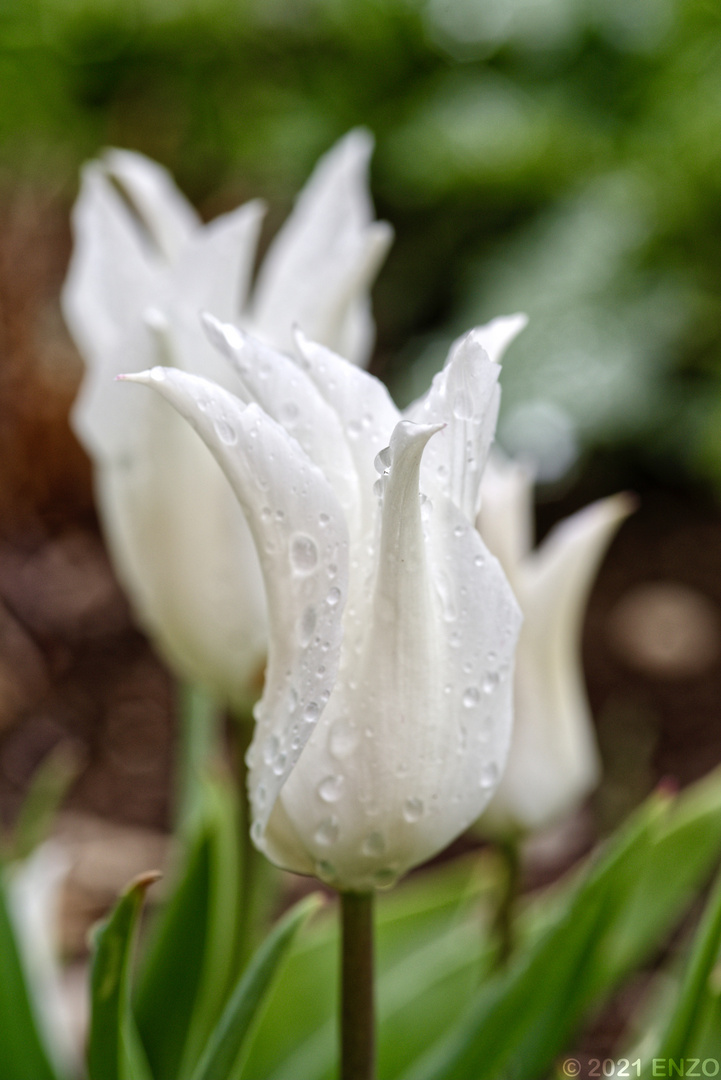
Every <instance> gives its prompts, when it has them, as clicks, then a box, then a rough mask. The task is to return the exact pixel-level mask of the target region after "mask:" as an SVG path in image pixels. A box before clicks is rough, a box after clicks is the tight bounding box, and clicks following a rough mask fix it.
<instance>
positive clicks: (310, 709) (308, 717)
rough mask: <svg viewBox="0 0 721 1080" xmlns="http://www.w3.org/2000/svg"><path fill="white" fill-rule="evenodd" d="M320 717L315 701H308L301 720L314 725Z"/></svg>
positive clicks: (318, 707)
mask: <svg viewBox="0 0 721 1080" xmlns="http://www.w3.org/2000/svg"><path fill="white" fill-rule="evenodd" d="M319 716H320V706H319V705H318V702H317V701H309V702H308V704H307V705H306V707H305V709H304V710H303V719H304V720H305V722H306V723H307V724H314V723H315V721H316V720H317V719H318V717H319Z"/></svg>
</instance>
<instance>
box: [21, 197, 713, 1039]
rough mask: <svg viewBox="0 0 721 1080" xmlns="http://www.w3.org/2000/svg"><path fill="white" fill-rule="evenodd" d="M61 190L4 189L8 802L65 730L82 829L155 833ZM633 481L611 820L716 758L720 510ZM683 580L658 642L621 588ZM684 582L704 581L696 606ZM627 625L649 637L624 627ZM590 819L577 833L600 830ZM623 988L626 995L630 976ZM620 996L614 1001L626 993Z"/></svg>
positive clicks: (156, 792)
mask: <svg viewBox="0 0 721 1080" xmlns="http://www.w3.org/2000/svg"><path fill="white" fill-rule="evenodd" d="M67 210H68V208H67V206H65V205H63V204H62V202H61V201H59V200H53V199H49V198H47V197H44V196H43V197H41V196H39V195H38V194H37V193H33V192H25V193H21V194H20V195H18V194H15V195H13V196H12V198H10V197H6V198H4V199H2V198H0V821H1V822H2V825H3V826H4V827H5V828H8V827H9V826H10V825H11V823H12V821H13V819H14V817H15V815H16V813H17V810H18V807H19V805H20V802H21V799H22V796H23V792H24V791H25V790H26V788H27V785H28V782H29V779H30V777H31V776H32V774H33V772H34V770H35V769H36V768H37V766H38V764H39V762H40V761H41V760H42V758H43V757H44V756H45V754H47V752H48V751H49V750H50V749H52V748H53V747H54V746H56V745H57V744H58V743H61V742H62V741H63V740H68V739H69V740H72V742H73V743H74V745H75V746H76V747H77V748H79V749H80V751H81V753H82V757H83V760H84V767H83V769H82V771H81V773H80V775H79V776H78V778H77V780H76V782H75V783H74V785H73V787H72V789H71V791H70V794H69V797H68V799H67V802H66V810H69V811H72V813H73V814H75V815H80V816H76V817H75V818H73V817H72V816H71V817H70V818H66V819H65V825H64V827H65V828H66V829H67V828H70V830H71V832H72V829H73V821H74V822H75V824H76V825H77V830H76V832H77V833H78V835H80V834H81V833H82V834H83V835H85V833H83V830H85V831H86V832H87V829H88V827H89V826H88V824H87V822H88V820H91V821H92V820H93V819H98V818H100V819H104V821H105V822H106V823H110V825H109V827H111V828H113V827H116V826H129V827H133V828H135V829H137V828H140V829H141V830H146V831H147V830H150V832H149V833H148V832H146V833H144V834H142V835H146V836H148V837H149V840H148V843H149V848H148V849H147V850H148V851H152V850H153V844H154V843H156V839H154V837H155V838H157V834H158V832H162V831H164V830H167V828H168V825H169V806H170V778H171V764H172V753H173V690H172V680H171V678H170V677H169V675H168V673H167V671H166V670H165V668H164V667H163V665H162V664H161V662H160V661H159V660H158V658H157V657H156V656H155V654H154V652H153V650H152V648H151V646H150V645H149V643H148V642H147V640H146V639H145V638H144V637H143V635H142V634H141V633H140V632H139V631H138V629H137V628H136V627H135V625H134V623H133V619H132V614H131V612H130V610H129V607H128V604H127V602H126V601H125V599H124V598H123V596H122V594H121V591H120V589H119V587H118V584H117V582H116V580H115V578H114V575H113V572H112V569H111V567H110V565H109V562H108V559H107V556H106V554H105V549H104V546H103V543H102V539H101V536H100V531H99V528H98V523H97V520H96V516H95V513H94V510H93V502H92V483H91V472H90V467H89V464H88V462H87V460H86V458H85V455H84V454H83V452H82V450H81V449H80V447H79V446H78V444H77V442H76V440H75V438H74V436H73V434H72V432H71V430H70V427H69V425H68V412H69V409H70V406H71V403H72V400H73V398H74V396H75V393H76V391H77V387H78V385H79V381H80V378H81V374H82V367H81V364H80V361H79V358H78V357H77V355H76V353H75V350H74V348H73V346H72V344H71V342H70V340H69V338H68V335H67V333H66V331H65V329H64V327H63V324H62V319H61V316H60V311H59V305H58V293H59V288H60V285H61V283H62V278H63V275H64V272H65V267H66V264H67V258H68V254H69V244H70V240H69V234H68V228H67ZM610 493H611V492H610V491H608V490H607V491H605V492H598V493H595V494H610ZM587 494H588V493H587V492H584V491H581V490H575V491H574V492H572V493H571V494H570V495H569V496H567V497H566V499H565V500H564V501H563V502H561V503H556V504H546V505H545V506H543V507H542V508H541V511H540V515H539V516H540V519H541V522H542V525H543V528H544V529H545V528H547V527H548V526H549V525H550V524H551V523H552V521H553V520H554V519H557V518H559V517H562V516H564V515H565V514H567V513H569V512H571V511H572V510H574V509H576V508H578V507H579V506H580V505H583V503H584V502H586V501H587ZM638 494H639V496H640V506H639V509H638V512H637V513H636V514H635V515H634V516H632V517H631V518H630V519H629V520H628V521H627V522H626V523H625V524H624V526H623V527H622V529H621V531H620V533H619V535H618V537H617V539H616V540H615V541H614V543H613V545H612V547H611V549H610V552H609V554H608V557H607V558H606V560H605V562H604V564H603V566H602V568H601V571H600V573H599V575H598V579H597V581H596V584H595V587H594V590H593V594H592V597H591V601H590V604H589V608H588V613H587V617H586V623H585V629H584V635H583V660H584V665H585V670H586V677H587V683H588V692H589V697H590V701H591V703H592V706H593V711H594V715H595V717H596V719H597V722H598V730H599V738H600V742H601V746H602V750H603V755H604V761H605V776H604V782H603V785H602V787H601V790H600V792H599V793H598V795H597V797H596V799H595V803H594V813H595V818H594V820H595V821H596V822H598V823H599V828H600V830H601V831H605V830H606V829H608V828H611V827H612V826H613V825H614V824H615V823H616V822H618V821H619V820H620V818H621V817H622V816H623V815H624V814H625V813H627V812H628V810H629V809H630V808H631V807H632V806H633V805H635V804H636V803H637V802H638V801H639V800H640V799H641V798H642V797H643V796H644V795H645V794H646V793H647V792H648V791H649V790H650V789H651V788H652V787H653V786H654V785H655V784H656V783H657V782H658V781H659V779H661V778H663V777H672V778H673V779H674V780H675V781H677V782H678V783H679V784H686V783H688V782H690V781H692V780H694V779H696V778H698V777H700V776H702V775H703V774H704V773H705V772H707V771H708V770H709V769H710V768H712V767H713V766H714V765H716V764H718V763H719V761H721V723H719V702H721V664H719V658H718V655H717V653H716V644H715V642H716V641H717V638H719V636H720V635H721V510H720V509H719V507H718V506H715V505H713V504H712V503H711V501H710V500H704V499H702V498H698V497H695V496H693V495H691V494H689V493H688V492H686V491H683V490H669V489H665V488H661V487H659V486H657V485H656V486H654V485H653V484H646V485H644V486H643V487H642V489H641V490H639V492H638ZM669 584H672V585H673V586H674V587H676V586H681V587H682V588H681V593H680V594H679V595H681V602H680V606H678V605H677V606H678V611H677V612H676V615H674V611H676V609H675V608H673V602H672V600H673V597H672V598H671V600H669V604H670V608H668V605H667V608H668V610H669V611H670V612H671V613H670V615H668V617H667V615H664V618H665V619H666V622H667V625H666V624H664V625H665V629H664V634H665V635H666V637H665V638H663V640H661V641H660V643H659V641H658V640H656V639H655V638H654V634H656V637H658V634H657V630H658V627H655V620H656V621H657V619H656V616H655V615H654V612H658V611H660V610H663V611H664V612H666V608H663V603H664V596H665V593H663V588H662V590H661V593H662V594H663V595H661V594H659V595H660V600H659V598H658V597H656V600H654V595H655V594H653V595H651V601H650V602H649V597H648V595H647V594H646V593H642V594H639V595H638V596H637V597H636V599H635V600H634V601H633V603H632V604H631V605H630V606H629V605H627V609H628V610H629V611H631V615H630V616H628V619H626V623H628V625H626V624H625V623H624V618H625V616H624V614H623V610H625V609H619V605H620V604H621V603H622V601H624V598H628V596H629V594H631V593H633V590H634V589H635V588H636V587H637V586H640V585H651V586H653V588H654V589H656V587H657V586H659V585H661V586H662V587H665V586H667V585H669ZM684 590H685V593H684ZM657 592H658V590H657ZM674 595H676V594H674ZM684 595H686V596H687V599H688V595H690V596H691V600H690V601H689V602H688V603H687V604H686V607H685V608H684V603H683V602H682V601H683V597H684ZM699 597H701V601H700V605H701V607H702V608H703V610H704V612H705V614H704V616H703V618H701V622H702V623H703V627H702V628H701V629H699V626H695V627H694V626H691V624H690V623H689V621H688V620H689V619H690V620H691V622H693V618H694V615H693V612H694V611H697V610H700V609H699V602H698V598H699ZM632 599H633V597H632ZM667 599H668V598H667ZM644 603H645V607H644ZM654 603H656V607H654ZM659 604H660V605H661V606H660V607H659ZM694 604H695V605H696V606H694ZM634 605H635V606H634ZM689 613H690V614H689ZM674 619H676V622H674ZM684 619H686V622H684ZM704 619H705V620H706V621H705V622H704ZM629 620H630V622H629ZM644 620H645V621H644ZM629 626H630V627H631V629H629ZM619 627H620V629H619ZM629 633H630V634H631V639H632V644H633V641H637V644H638V648H637V649H636V648H635V647H633V648H631V649H630V650H629V648H628V647H627V646H628V640H629V638H628V634H629ZM693 633H697V634H698V633H702V634H706V638H707V639H709V640H706V646H707V648H706V652H705V653H704V654H703V655H704V656H705V657H706V660H705V661H704V663H703V664H700V665H698V664H697V665H696V666H695V667H694V663H693V662H691V664H690V667H689V664H688V662H687V661H683V662H682V659H683V656H684V655H686V654H687V653H688V650H687V649H686V650H685V651H684V642H685V641H687V640H688V635H689V634H693ZM624 635H625V637H624ZM633 635H636V636H635V638H634V636H633ZM644 635H646V639H648V640H645V639H644ZM709 635H710V638H709ZM714 635H716V637H714ZM694 640H695V639H694ZM624 643H625V644H624ZM664 650H665V651H664ZM701 651H702V652H703V650H701ZM694 655H695V652H694ZM669 657H670V662H669ZM679 657H680V658H681V659H679ZM684 664H685V666H684ZM79 822H80V823H81V824H78V823H79ZM68 823H69V824H68ZM82 823H84V824H82ZM103 827H104V826H103ZM90 831H91V832H92V828H91V830H90ZM582 832H583V837H584V838H583V839H582V841H581V846H582V847H583V846H584V845H585V844H586V843H587V842H588V830H582ZM96 833H99V834H102V827H99V828H98V829H96ZM93 835H95V834H93ZM137 835H138V834H137V833H132V834H131V836H132V837H135V838H136V839H137ZM116 840H117V835H116ZM573 848H574V844H573V842H572V843H571V845H570V849H569V848H568V847H567V848H566V849H565V853H564V849H562V850H561V851H560V854H559V853H558V852H557V853H556V863H554V860H553V858H551V859H550V864H553V872H557V871H558V870H561V869H563V868H564V866H565V865H566V864H567V862H568V853H569V850H571V849H573ZM158 857H159V858H160V855H159V856H158ZM143 868H144V867H139V869H143ZM542 879H543V874H540V875H534V874H533V873H531V876H530V878H529V880H530V881H531V883H536V881H541V880H542ZM113 887H116V886H115V879H113ZM624 993H625V994H626V995H631V996H632V995H633V993H634V988H633V987H631V988H630V989H627V990H626V991H624ZM625 1000H626V999H625V998H618V999H616V1000H615V1001H614V1004H613V1006H612V1009H618V1008H621V1009H622V1011H623V1008H624V1007H625V1006H623V1004H621V1005H619V1002H623V1001H625ZM611 1015H612V1014H611V1013H609V1016H608V1017H606V1020H603V1018H602V1021H601V1026H600V1027H599V1028H598V1031H597V1037H596V1044H594V1045H595V1047H596V1049H597V1052H600V1050H598V1046H599V1045H600V1046H601V1047H602V1048H603V1047H604V1046H605V1045H606V1041H609V1040H610V1039H611V1036H610V1035H609V1036H608V1039H606V1036H605V1035H602V1034H601V1032H602V1030H604V1029H603V1023H604V1022H606V1021H607V1025H606V1026H607V1028H608V1030H609V1031H613V1033H614V1037H615V1035H616V1034H617V1031H618V1029H619V1025H618V1023H616V1022H614V1021H613V1020H612V1019H611ZM599 1040H600V1042H599ZM609 1045H610V1042H609Z"/></svg>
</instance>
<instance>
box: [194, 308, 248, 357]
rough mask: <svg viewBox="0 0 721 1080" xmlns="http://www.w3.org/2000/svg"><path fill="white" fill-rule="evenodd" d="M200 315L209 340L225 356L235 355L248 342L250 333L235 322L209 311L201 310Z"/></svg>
mask: <svg viewBox="0 0 721 1080" xmlns="http://www.w3.org/2000/svg"><path fill="white" fill-rule="evenodd" d="M199 317H200V324H201V326H202V328H203V330H204V331H205V336H206V337H207V339H208V341H209V342H210V344H211V345H214V346H215V348H216V349H218V351H219V352H221V353H222V354H223V355H224V356H227V357H234V356H235V354H236V353H237V352H238V350H239V349H242V348H243V346H244V345H245V344H246V342H247V340H248V334H246V333H245V332H244V331H243V330H240V329H239V328H238V327H237V326H235V325H234V324H233V323H227V322H223V321H222V319H218V318H217V317H216V316H215V315H213V314H211V312H209V311H201V312H200V316H199Z"/></svg>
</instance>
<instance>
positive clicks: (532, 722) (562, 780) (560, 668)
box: [478, 451, 633, 834]
mask: <svg viewBox="0 0 721 1080" xmlns="http://www.w3.org/2000/svg"><path fill="white" fill-rule="evenodd" d="M481 498H482V501H481V512H480V514H479V517H478V527H479V529H480V531H481V534H482V536H483V538H484V540H485V541H486V543H487V544H488V547H489V548H490V550H491V551H493V552H494V554H495V555H496V556H497V557H498V559H499V560H500V563H501V565H502V566H503V568H504V570H505V572H506V574H507V576H508V580H509V581H510V583H511V586H512V588H513V591H514V593H515V595H516V598H517V599H518V602H519V604H520V607H521V611H522V612H523V618H524V621H523V627H522V629H521V634H520V638H519V642H518V650H517V653H516V674H515V695H514V696H515V706H514V727H513V736H512V740H511V751H510V754H509V757H508V764H507V766H506V770H505V772H504V774H503V777H502V780H501V783H500V785H499V787H498V790H497V792H496V794H495V796H494V798H493V800H492V802H491V803H490V805H489V807H488V809H487V810H486V812H485V814H484V815H483V818H482V819H481V821H480V822H479V829H481V830H482V831H484V830H485V831H487V832H489V833H491V834H499V833H500V834H503V833H506V834H513V833H519V832H521V833H522V832H527V831H530V830H536V829H541V828H544V827H545V826H547V825H550V824H552V823H553V822H555V821H557V820H558V819H559V818H561V817H562V816H563V815H564V814H566V813H568V812H570V811H571V810H573V809H574V808H576V807H577V806H578V805H579V804H580V802H581V801H582V800H583V799H584V798H585V797H586V795H588V793H589V792H590V791H591V790H592V789H593V787H594V786H595V785H596V783H597V782H598V779H599V772H600V763H599V755H598V749H597V745H596V737H595V733H594V728H593V722H592V719H591V714H590V709H589V705H588V701H587V698H586V691H585V687H584V681H583V669H582V666H581V630H582V625H583V614H584V611H585V607H586V601H587V599H588V594H589V592H590V590H591V586H592V584H593V580H594V578H595V575H596V571H597V569H598V566H599V563H600V562H601V559H602V558H603V555H604V553H605V551H606V548H607V546H608V544H609V543H610V541H611V539H612V538H613V536H614V533H615V532H616V530H617V529H618V527H619V525H620V524H621V522H622V521H623V520H624V518H626V517H627V515H628V514H629V513H630V512H631V510H632V509H633V502H632V500H631V498H630V497H629V496H627V495H615V496H612V497H611V498H608V499H601V500H599V501H598V502H595V503H592V504H591V505H590V506H588V507H586V508H585V509H584V510H581V511H580V512H579V513H577V514H574V515H573V516H572V517H570V518H567V519H566V520H565V521H563V522H561V523H560V524H559V525H557V526H556V528H555V529H553V530H552V532H551V533H550V534H549V535H548V536H547V537H546V539H545V540H544V542H543V543H542V544H541V545H540V547H539V548H537V549H536V550H533V475H532V471H531V470H530V469H529V468H527V467H526V466H524V465H522V464H520V463H518V462H514V461H510V460H508V459H506V458H504V457H503V456H502V455H501V454H500V453H499V452H497V451H494V453H493V454H492V455H491V457H490V459H489V462H488V466H487V468H486V472H485V475H484V479H483V485H482V489H481Z"/></svg>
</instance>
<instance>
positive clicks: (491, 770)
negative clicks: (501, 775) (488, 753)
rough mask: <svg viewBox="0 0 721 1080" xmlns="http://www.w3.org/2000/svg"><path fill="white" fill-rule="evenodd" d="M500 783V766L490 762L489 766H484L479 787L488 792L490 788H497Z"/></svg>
mask: <svg viewBox="0 0 721 1080" xmlns="http://www.w3.org/2000/svg"><path fill="white" fill-rule="evenodd" d="M497 782H498V766H497V765H494V764H493V762H490V763H489V764H488V765H484V766H483V768H482V769H481V776H480V779H479V785H480V786H481V787H482V788H483V790H484V791H488V789H489V788H492V787H495V785H496V783H497Z"/></svg>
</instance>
